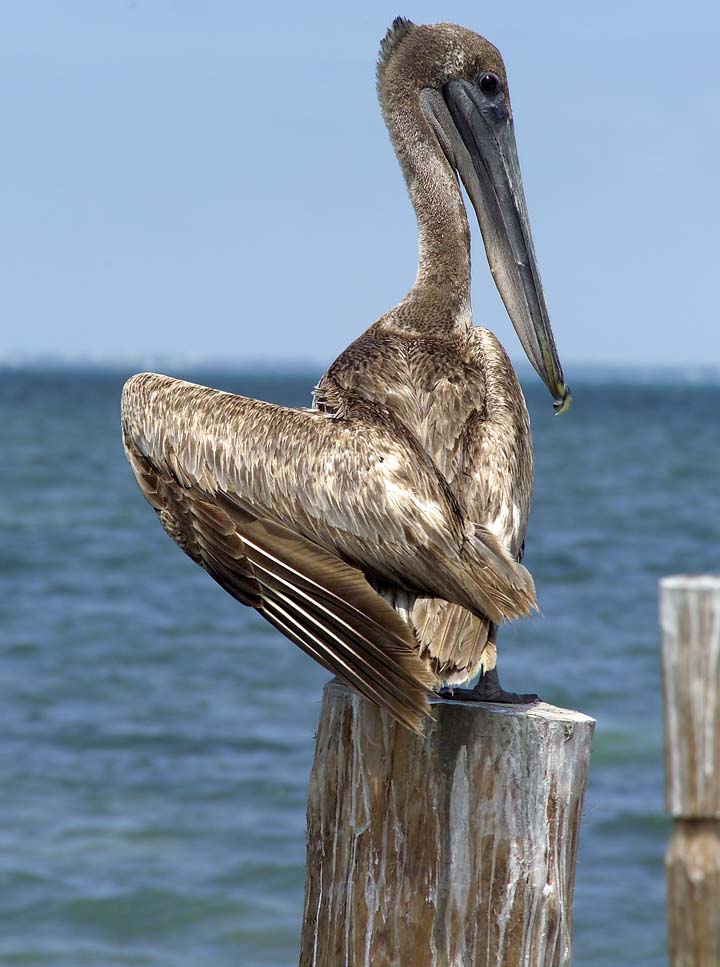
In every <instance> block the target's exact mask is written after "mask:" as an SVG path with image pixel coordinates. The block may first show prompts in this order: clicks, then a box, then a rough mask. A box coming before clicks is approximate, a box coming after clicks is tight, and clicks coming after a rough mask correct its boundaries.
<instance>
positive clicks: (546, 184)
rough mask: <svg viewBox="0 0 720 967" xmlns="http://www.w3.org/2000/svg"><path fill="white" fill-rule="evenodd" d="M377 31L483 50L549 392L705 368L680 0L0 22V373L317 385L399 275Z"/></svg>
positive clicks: (502, 330) (707, 111)
mask: <svg viewBox="0 0 720 967" xmlns="http://www.w3.org/2000/svg"><path fill="white" fill-rule="evenodd" d="M396 14H403V15H405V16H408V17H410V18H411V19H413V20H415V21H416V22H418V23H432V22H435V21H438V20H448V21H455V22H457V23H461V24H463V25H464V26H467V27H470V28H472V29H474V30H476V31H478V32H479V33H483V34H485V35H486V36H487V37H488V38H489V39H490V40H492V41H493V42H494V43H495V44H497V46H498V47H499V48H500V49H501V51H502V52H503V55H504V57H505V61H506V64H507V66H508V73H509V79H510V89H511V94H512V98H513V105H514V111H515V119H516V131H517V137H518V146H519V152H520V161H521V165H522V168H523V173H524V179H525V188H526V194H527V197H528V205H529V209H530V217H531V222H532V225H533V230H534V235H535V243H536V248H537V251H538V256H539V259H540V265H541V270H542V272H543V277H544V281H545V288H546V293H547V297H548V303H549V307H550V315H551V318H552V320H553V325H554V327H555V332H556V336H557V341H558V346H559V350H560V356H561V359H562V360H563V362H564V363H565V366H566V370H568V377H569V378H570V381H571V382H572V379H571V365H572V363H573V362H575V363H577V362H600V363H608V362H609V363H628V364H637V363H642V362H648V363H651V364H672V363H680V364H691V365H692V364H706V363H707V364H715V363H717V361H718V360H720V325H719V324H718V323H719V321H718V310H717V306H716V289H717V281H718V278H719V277H720V271H719V269H718V224H720V203H719V201H718V184H717V177H718V167H719V163H720V152H719V150H718V149H719V147H720V133H719V122H718V118H719V117H720V55H719V54H718V51H719V50H720V14H719V13H718V10H717V7H716V6H715V5H711V4H710V3H701V2H698V0H691V2H689V3H683V4H672V5H670V4H657V3H653V2H650V0H642V2H635V3H633V2H622V3H620V2H617V0H608V2H604V3H602V4H594V5H592V6H589V5H586V4H578V3H572V4H571V3H552V2H543V3H537V2H527V0H522V2H508V0H503V2H496V3H492V4H490V3H486V4H481V3H477V2H475V3H468V2H447V3H442V4H441V3H429V2H412V3H405V4H404V5H402V4H400V5H399V4H398V2H397V0H392V2H380V0H377V2H364V3H358V4H355V5H353V6H345V7H341V6H337V5H335V4H329V3H318V4H292V5H290V4H284V3H277V2H273V3H267V4H260V5H253V9H252V10H249V9H248V5H246V4H242V3H239V2H235V3H231V2H202V3H201V2H199V0H198V2H190V0H155V2H149V0H128V2H121V0H86V2H79V0H78V2H70V0H67V2H59V0H58V2H55V3H51V2H49V0H48V2H32V0H28V2H22V3H3V4H2V12H1V13H0V97H1V98H2V108H1V111H0V117H2V126H3V130H2V150H1V151H0V206H1V210H2V224H3V231H2V235H1V238H0V258H1V260H2V266H3V273H2V275H3V281H2V285H1V286H0V311H1V313H2V319H3V323H2V330H0V331H1V332H2V340H1V343H0V358H8V357H11V358H12V357H17V356H35V355H43V356H61V357H91V358H96V359H103V360H111V359H127V358H128V357H133V358H135V359H136V360H138V361H139V362H142V361H143V360H147V361H150V360H153V359H157V358H158V357H162V356H164V355H173V356H179V357H187V358H195V359H198V358H199V359H204V360H210V361H212V360H222V361H224V362H232V363H235V362H237V363H243V362H254V361H257V360H267V361H270V360H274V359H278V360H281V361H285V360H296V361H297V360H307V361H309V362H312V363H313V364H315V365H319V366H320V367H322V366H323V365H324V364H326V363H328V362H329V361H331V359H332V358H333V357H334V356H335V355H336V354H337V353H338V352H339V351H340V350H341V349H342V348H343V347H344V346H346V345H347V344H348V343H349V342H350V341H351V340H352V339H354V338H355V337H356V336H357V335H358V334H359V333H360V332H361V331H362V330H363V329H365V328H366V327H367V326H368V325H369V324H370V323H371V322H372V321H373V320H374V319H375V318H377V316H378V315H380V314H381V313H382V312H383V311H384V310H385V309H387V308H388V307H389V306H391V305H392V304H394V303H395V302H397V301H398V300H399V299H400V298H401V297H402V296H403V295H404V293H405V291H406V290H407V287H408V286H409V285H410V283H411V282H412V279H413V277H414V271H415V257H416V239H415V223H414V216H413V213H412V209H411V208H410V204H409V202H408V199H407V196H406V194H405V189H404V186H403V183H402V180H401V176H400V172H399V168H398V167H397V164H396V161H395V159H394V156H393V154H392V151H391V148H390V146H389V142H388V141H387V137H386V134H385V130H384V127H383V124H382V121H381V119H380V115H379V112H378V107H377V102H376V98H375V77H374V71H375V59H376V53H377V48H378V43H379V41H380V39H381V37H382V35H383V33H384V32H385V29H386V27H387V26H388V24H389V22H390V21H391V19H392V18H393V17H394V16H395V15H396ZM475 239H476V243H477V234H476V236H475ZM474 269H475V271H474V287H473V301H474V309H475V322H476V324H483V325H487V326H488V327H489V328H491V329H493V330H494V331H496V332H497V333H498V335H499V336H500V338H501V339H502V340H503V341H504V342H505V344H506V345H507V346H508V348H509V349H510V351H511V354H512V355H513V357H514V358H519V357H521V355H522V353H521V350H520V348H519V344H518V342H517V339H516V337H515V335H514V333H513V332H512V329H511V327H510V325H509V323H508V322H507V320H506V317H505V313H504V310H503V308H502V304H501V303H500V300H499V298H498V297H497V295H496V293H495V290H494V287H493V286H492V282H491V281H490V277H489V273H488V270H487V267H486V264H485V260H484V254H483V252H482V249H481V248H480V246H479V245H478V244H476V245H475V260H474Z"/></svg>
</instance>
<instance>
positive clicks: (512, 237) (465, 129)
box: [421, 75, 572, 413]
mask: <svg viewBox="0 0 720 967" xmlns="http://www.w3.org/2000/svg"><path fill="white" fill-rule="evenodd" d="M490 76H493V75H490ZM490 86H492V85H490ZM421 104H422V108H423V113H424V114H425V116H426V118H427V120H428V122H429V123H430V124H431V126H432V127H433V129H434V131H435V133H436V135H437V137H438V140H439V141H440V144H441V145H442V147H443V150H444V151H445V154H446V156H447V158H448V161H449V162H450V164H451V165H452V166H453V167H454V168H455V170H456V171H457V172H458V174H459V176H460V178H461V179H462V182H463V184H464V186H465V190H466V191H467V193H468V196H469V198H470V201H471V202H472V205H473V208H474V209H475V213H476V215H477V218H478V222H479V224H480V231H481V232H482V236H483V241H484V243H485V252H486V254H487V258H488V262H489V263H490V271H491V272H492V276H493V278H494V280H495V284H496V285H497V287H498V291H499V293H500V296H501V298H502V300H503V302H504V303H505V308H506V309H507V311H508V315H509V316H510V319H511V321H512V324H513V326H514V327H515V331H516V332H517V334H518V337H519V339H520V342H521V343H522V346H523V349H524V350H525V353H526V354H527V357H528V359H529V360H530V362H531V363H532V365H533V367H534V368H535V370H536V371H537V373H538V375H539V376H540V378H541V379H542V381H543V382H544V383H545V385H546V386H547V388H548V389H549V390H550V393H551V394H552V396H553V401H554V402H553V406H554V408H555V411H556V413H563V412H564V411H565V410H567V409H568V407H569V406H570V403H571V401H572V397H571V395H570V389H569V387H568V386H567V385H566V383H565V379H564V376H563V371H562V366H561V365H560V360H559V358H558V353H557V348H556V346H555V339H554V338H553V333H552V328H551V327H550V319H549V317H548V311H547V306H546V305H545V296H544V294H543V287H542V282H541V280H540V272H539V270H538V265H537V260H536V258H535V249H534V247H533V241H532V235H531V233H530V222H529V220H528V214H527V206H526V204H525V194H524V192H523V187H522V178H521V176H520V163H519V161H518V156H517V147H516V144H515V133H514V130H513V122H512V116H511V114H510V107H509V101H508V99H507V94H506V93H505V92H504V91H503V89H502V86H501V84H500V83H499V80H498V82H497V85H496V90H494V91H492V90H491V91H490V93H487V92H486V91H484V90H482V89H481V87H480V85H479V84H475V83H472V82H470V81H467V80H458V79H454V80H451V81H449V82H448V83H447V84H445V85H444V87H443V88H442V91H436V90H433V91H430V90H425V91H423V92H422V98H421Z"/></svg>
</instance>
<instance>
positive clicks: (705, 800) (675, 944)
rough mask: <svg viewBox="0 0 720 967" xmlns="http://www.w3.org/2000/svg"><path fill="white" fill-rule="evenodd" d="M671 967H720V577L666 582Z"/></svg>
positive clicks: (662, 588) (664, 638) (663, 603)
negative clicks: (671, 817)
mask: <svg viewBox="0 0 720 967" xmlns="http://www.w3.org/2000/svg"><path fill="white" fill-rule="evenodd" d="M660 628H661V632H662V666H663V680H664V688H665V802H666V808H667V810H668V812H669V813H671V815H672V816H673V817H674V820H675V822H674V825H673V832H672V836H671V838H670V844H669V846H668V850H667V853H666V856H665V865H666V868H667V885H668V931H669V939H670V965H671V967H716V965H720V577H718V576H697V577H688V576H684V575H680V576H677V577H668V578H663V580H662V581H661V582H660Z"/></svg>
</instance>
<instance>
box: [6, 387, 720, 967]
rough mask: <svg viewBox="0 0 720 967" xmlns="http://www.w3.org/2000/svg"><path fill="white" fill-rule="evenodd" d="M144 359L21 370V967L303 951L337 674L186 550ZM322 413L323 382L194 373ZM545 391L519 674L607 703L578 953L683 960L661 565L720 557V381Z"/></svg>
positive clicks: (13, 619)
mask: <svg viewBox="0 0 720 967" xmlns="http://www.w3.org/2000/svg"><path fill="white" fill-rule="evenodd" d="M126 375H129V374H126V373H100V372H39V371H33V372H31V371H20V370H5V371H2V372H0V428H1V429H0V443H1V445H2V461H1V462H0V527H1V533H2V539H1V540H0V716H1V718H0V722H1V727H0V788H1V789H2V794H1V795H0V965H2V967H14V965H32V967H43V965H51V967H81V965H86V964H87V965H92V967H111V965H126V967H131V965H132V967H141V965H142V967H151V965H153V967H156V965H157V967H206V965H208V964H212V965H213V967H231V965H232V967H290V965H292V964H293V963H297V948H298V937H299V930H300V918H301V910H302V896H303V866H304V853H305V845H304V809H305V796H306V784H307V778H308V772H309V769H310V764H311V759H312V754H313V729H314V728H315V725H316V722H317V716H318V711H319V700H320V695H321V689H322V685H323V682H324V681H325V680H326V677H327V676H326V674H325V672H324V671H323V670H322V669H321V668H319V667H318V666H316V665H315V664H313V662H312V661H311V660H310V659H308V658H306V657H305V656H304V655H303V654H302V653H301V652H300V651H299V650H298V649H297V648H295V647H294V646H293V645H291V644H290V643H289V642H287V641H286V640H285V639H284V638H282V637H281V636H280V635H278V634H277V633H275V632H274V631H273V630H272V629H271V628H270V626H269V625H266V624H265V623H264V622H263V621H262V620H261V619H260V618H259V617H258V616H257V615H256V614H255V613H254V612H252V611H250V610H249V609H246V608H243V607H241V606H240V605H238V604H236V603H235V602H234V601H233V600H231V599H230V598H229V597H228V596H227V595H225V594H224V593H223V592H222V591H221V590H220V589H219V588H218V587H217V586H216V585H215V584H213V582H212V581H211V580H210V579H209V578H208V577H207V576H206V575H205V574H204V573H203V572H202V571H201V570H200V569H199V568H197V567H195V566H194V565H193V564H192V563H191V562H190V561H189V560H188V559H187V558H185V557H184V555H183V554H182V553H181V552H180V551H179V550H178V549H177V548H175V547H174V545H173V544H172V543H171V542H170V541H169V540H168V538H167V537H166V536H165V535H164V533H163V532H162V530H161V528H160V526H159V524H158V523H157V521H156V519H155V516H154V514H153V513H152V511H151V509H150V507H149V506H148V505H147V504H146V503H145V501H144V500H143V499H142V497H141V495H140V492H139V491H138V489H137V487H136V485H135V483H134V481H133V479H132V477H131V474H130V470H129V468H128V467H127V465H126V463H125V458H124V455H123V452H122V447H121V444H120V437H119V430H118V400H119V393H120V387H121V385H122V382H123V379H124V377H125V376H126ZM176 375H183V376H186V377H189V378H194V379H196V380H198V381H201V382H206V383H209V384H210V385H216V386H220V387H221V388H224V389H229V390H232V391H236V392H242V393H244V394H246V395H249V396H257V397H259V398H263V399H268V400H274V401H279V402H284V403H288V404H292V405H305V404H306V403H307V402H308V399H309V391H310V388H311V386H312V384H313V382H314V380H315V378H316V377H317V375H319V374H308V375H307V376H303V377H301V376H298V375H297V374H295V375H288V376H285V377H270V376H262V375H257V374H256V375H254V376H253V375H249V374H245V375H242V374H237V375H232V374H228V373H224V374H211V373H210V374H209V373H199V372H188V371H184V372H182V373H179V372H178V373H176ZM573 389H574V394H575V406H574V408H573V410H572V411H571V413H570V414H568V415H567V416H565V417H562V418H560V419H558V418H554V417H553V416H552V412H551V407H550V401H549V399H548V398H547V394H546V393H545V391H544V389H543V388H542V387H541V386H539V385H538V382H537V380H535V379H533V378H530V379H528V386H527V395H528V403H529V405H530V408H531V411H532V414H533V426H534V436H535V446H536V461H537V485H536V496H535V505H534V513H533V517H532V520H531V525H530V530H529V533H528V540H527V556H526V563H527V565H528V567H529V568H530V569H531V570H532V571H533V573H534V575H535V578H536V583H537V586H538V592H539V598H540V603H541V607H542V611H543V614H542V617H537V618H535V619H532V620H529V621H524V622H518V623H516V624H514V625H512V626H511V627H508V628H507V629H503V630H502V633H501V637H500V641H499V647H500V662H501V665H500V668H501V673H502V677H503V679H504V683H505V685H506V687H510V688H515V689H517V690H521V691H537V692H539V693H540V694H541V695H542V696H543V698H545V699H546V700H547V701H550V702H553V703H555V704H558V705H564V706H568V707H571V708H576V709H579V710H581V711H583V712H586V713H588V714H590V715H592V716H594V717H595V718H596V719H597V721H598V725H597V733H596V738H595V743H594V749H593V759H592V765H591V774H590V782H589V787H588V791H587V796H586V800H585V810H584V817H583V825H582V831H581V846H580V855H579V862H578V869H577V882H576V896H575V958H574V962H575V964H576V967H661V965H664V964H665V963H666V939H665V910H664V872H663V865H662V857H663V851H664V848H665V845H666V841H667V837H668V833H669V823H668V821H667V819H666V818H665V817H664V816H663V804H662V722H661V714H662V706H661V694H660V675H659V647H658V630H657V618H656V606H657V581H658V579H659V578H660V577H661V576H662V575H664V574H669V573H674V572H702V571H717V570H718V565H719V562H718V548H719V547H720V497H719V488H718V467H719V466H720V460H719V459H718V458H719V454H720V430H719V422H720V421H719V416H720V387H719V386H718V385H706V384H703V383H702V382H699V383H692V384H691V383H685V382H683V381H681V380H677V381H673V380H671V379H667V378H665V380H664V382H660V381H659V380H657V379H652V378H649V377H648V378H635V377H632V376H631V375H626V376H625V377H624V378H623V379H610V378H608V377H606V378H603V379H598V378H595V379H585V380H583V379H582V378H580V379H579V380H578V379H575V380H574V381H573Z"/></svg>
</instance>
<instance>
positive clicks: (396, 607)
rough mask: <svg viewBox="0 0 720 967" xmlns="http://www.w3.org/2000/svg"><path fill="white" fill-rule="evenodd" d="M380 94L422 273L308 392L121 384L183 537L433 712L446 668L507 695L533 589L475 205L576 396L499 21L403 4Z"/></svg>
mask: <svg viewBox="0 0 720 967" xmlns="http://www.w3.org/2000/svg"><path fill="white" fill-rule="evenodd" d="M378 95H379V100H380V105H381V108H382V111H383V115H384V118H385V121H386V124H387V127H388V131H389V134H390V138H391V141H392V144H393V146H394V149H395V152H396V154H397V157H398V160H399V162H400V164H401V167H402V170H403V174H404V176H405V180H406V183H407V186H408V191H409V194H410V198H411V201H412V203H413V205H414V208H415V211H416V214H417V220H418V232H419V260H418V272H417V277H416V280H415V283H414V285H413V286H412V288H411V289H410V291H409V292H408V294H407V295H406V297H405V298H404V299H403V300H402V302H400V303H399V304H398V305H397V306H395V307H394V308H392V309H391V310H390V311H389V312H387V313H386V314H385V315H384V316H382V317H381V318H380V319H378V320H377V321H376V322H375V323H374V324H373V325H372V326H370V328H369V329H368V330H366V332H364V333H363V334H362V335H361V336H360V337H359V338H358V339H357V340H356V341H355V342H353V343H352V344H351V345H350V346H349V347H348V348H347V349H346V350H345V351H344V352H343V353H342V354H341V355H340V356H339V357H338V359H336V360H335V362H334V363H333V364H332V365H331V366H330V368H329V369H328V370H327V372H326V373H325V374H324V376H323V377H322V378H321V380H320V382H319V384H318V386H317V387H316V388H315V394H314V399H313V406H312V408H311V409H307V410H296V409H290V408H287V407H282V406H276V405H272V404H269V403H264V402H261V401H258V400H252V399H247V398H244V397H241V396H236V395H233V394H228V393H224V392H220V391H218V390H213V389H209V388H206V387H202V386H196V385H194V384H191V383H186V382H183V381H181V380H176V379H172V378H170V377H167V376H160V375H156V374H152V373H143V374H140V375H138V376H134V377H133V378H132V379H130V380H129V381H128V382H127V383H126V385H125V387H124V390H123V399H122V426H123V439H124V445H125V449H126V453H127V456H128V459H129V461H130V464H131V467H132V469H133V472H134V474H135V477H136V479H137V481H138V483H139V485H140V487H141V489H142V491H143V493H144V495H145V497H146V498H147V499H148V501H149V502H150V503H151V505H152V506H153V507H154V509H155V510H156V512H157V513H158V516H159V517H160V521H161V523H162V525H163V527H164V528H165V530H166V531H167V532H168V534H169V535H170V536H171V537H172V538H173V540H175V541H176V543H177V544H179V546H180V547H181V548H182V549H183V550H184V551H185V553H186V554H188V555H189V556H190V557H191V558H192V559H193V560H194V561H195V562H196V563H198V564H200V565H201V566H202V567H203V568H205V570H206V571H208V573H209V574H210V575H211V576H212V577H213V578H214V579H215V580H216V581H217V582H218V583H219V584H220V585H221V586H222V587H223V588H225V590H226V591H228V592H229V593H230V594H232V595H233V596H234V597H235V598H236V599H237V600H239V601H240V602H242V603H243V604H246V605H249V606H251V607H254V608H256V609H257V610H258V611H259V613H260V614H261V615H262V616H263V617H264V618H266V619H267V620H268V621H270V622H271V623H272V624H273V625H274V626H275V627H276V628H278V629H279V630H280V631H282V632H283V634H285V635H286V636H287V637H288V638H290V639H291V640H292V641H294V642H295V643H296V644H298V645H299V646H300V647H301V648H302V649H303V650H304V651H306V652H307V653H308V654H310V655H311V656H312V657H313V658H315V659H316V660H317V661H319V662H320V663H321V664H322V665H324V666H325V667H326V668H327V669H329V670H330V671H332V672H333V673H335V674H336V675H338V676H339V677H340V678H341V679H343V680H344V681H346V682H347V683H348V684H350V685H352V686H353V687H355V688H356V689H357V690H358V691H360V692H361V693H362V694H364V695H365V696H367V697H368V698H370V699H371V700H373V701H375V702H376V703H378V704H379V705H380V706H382V707H384V708H386V709H387V710H388V711H389V712H390V713H391V714H392V715H393V716H394V717H395V718H396V719H397V720H398V721H400V722H401V723H402V724H404V725H406V726H407V727H409V728H411V729H414V730H416V731H420V730H421V726H422V717H423V715H424V714H425V713H426V712H427V709H428V698H429V696H430V695H431V694H432V693H433V691H434V690H436V689H437V688H438V687H439V686H440V685H441V684H442V683H443V682H446V683H449V684H451V685H455V684H461V683H462V682H465V681H468V680H470V679H471V678H473V677H474V676H476V675H477V674H478V673H480V674H481V678H480V682H479V684H478V686H476V688H475V689H474V690H473V691H471V692H469V693H468V692H467V690H466V691H465V693H464V694H469V697H472V698H473V699H475V700H496V701H497V700H500V701H515V702H518V701H528V700H530V699H532V698H533V696H528V695H515V694H513V693H508V692H504V691H503V690H502V689H501V688H500V685H499V681H498V677H497V671H496V667H495V666H496V652H495V642H496V631H497V627H498V626H499V625H500V624H501V623H502V622H503V621H505V620H512V619H514V618H517V617H520V616H523V615H527V614H529V613H530V612H531V610H532V609H533V608H534V606H535V590H534V585H533V581H532V578H531V576H530V574H529V573H528V571H527V570H526V569H525V568H524V567H523V566H522V564H521V563H520V561H521V556H522V550H523V545H524V539H525V530H526V527H527V521H528V515H529V511H530V499H531V492H532V477H533V458H532V443H531V437H530V423H529V418H528V413H527V408H526V406H525V401H524V399H523V394H522V391H521V389H520V385H519V382H518V380H517V377H516V375H515V373H514V371H513V368H512V366H511V364H510V360H509V359H508V356H507V354H506V353H505V351H504V349H503V348H502V346H501V345H500V343H499V342H498V340H497V339H496V338H495V336H494V335H493V334H492V333H490V332H489V331H488V330H486V329H481V328H476V327H474V326H473V325H472V315H471V306H470V232H469V225H468V219H467V214H466V210H465V205H464V202H463V198H462V194H461V191H460V181H462V183H463V184H464V186H465V188H466V190H467V193H468V196H469V198H470V201H471V203H472V206H473V208H474V210H475V212H476V215H477V218H478V221H479V224H480V228H481V231H482V235H483V241H484V243H485V250H486V254H487V257H488V261H489V263H490V268H491V271H492V274H493V278H494V280H495V282H496V285H497V287H498V290H499V292H500V295H501V296H502V299H503V301H504V303H505V306H506V308H507V311H508V314H509V316H510V318H511V320H512V322H513V325H514V327H515V329H516V331H517V333H518V335H519V337H520V340H521V343H522V345H523V347H524V349H525V351H526V353H527V355H528V357H529V359H530V361H531V362H532V364H533V366H534V367H535V369H536V370H537V372H538V373H539V375H540V376H541V378H542V379H543V381H544V382H545V384H546V385H547V387H548V389H549V390H550V392H551V394H552V396H553V398H554V401H555V402H554V405H555V408H556V410H557V411H560V412H561V411H562V410H564V409H565V408H566V407H567V406H568V405H569V402H570V393H569V390H568V388H567V386H566V384H565V381H564V377H563V373H562V368H561V366H560V363H559V360H558V355H557V350H556V348H555V343H554V339H553V335H552V330H551V328H550V322H549V318H548V313H547V308H546V305H545V298H544V295H543V290H542V285H541V282H540V275H539V271H538V268H537V263H536V258H535V253H534V250H533V244H532V238H531V235H530V228H529V223H528V217H527V210H526V206H525V199H524V195H523V189H522V182H521V178H520V168H519V164H518V160H517V151H516V148H515V138H514V133H513V123H512V111H511V107H510V100H509V94H508V88H507V77H506V74H505V68H504V65H503V62H502V58H501V57H500V54H499V52H498V51H497V50H496V49H495V47H493V46H492V44H490V43H489V42H488V41H486V40H485V39H484V38H482V37H479V36H478V35H477V34H474V33H472V32H470V31H468V30H465V29H463V28H461V27H457V26H454V25H451V24H438V25H434V26H416V25H415V24H412V23H410V22H409V21H407V20H403V19H401V18H398V19H397V20H396V21H395V22H394V23H393V25H392V26H391V28H390V30H389V31H388V33H387V35H386V37H385V39H384V41H383V43H382V46H381V53H380V60H379V65H378Z"/></svg>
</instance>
